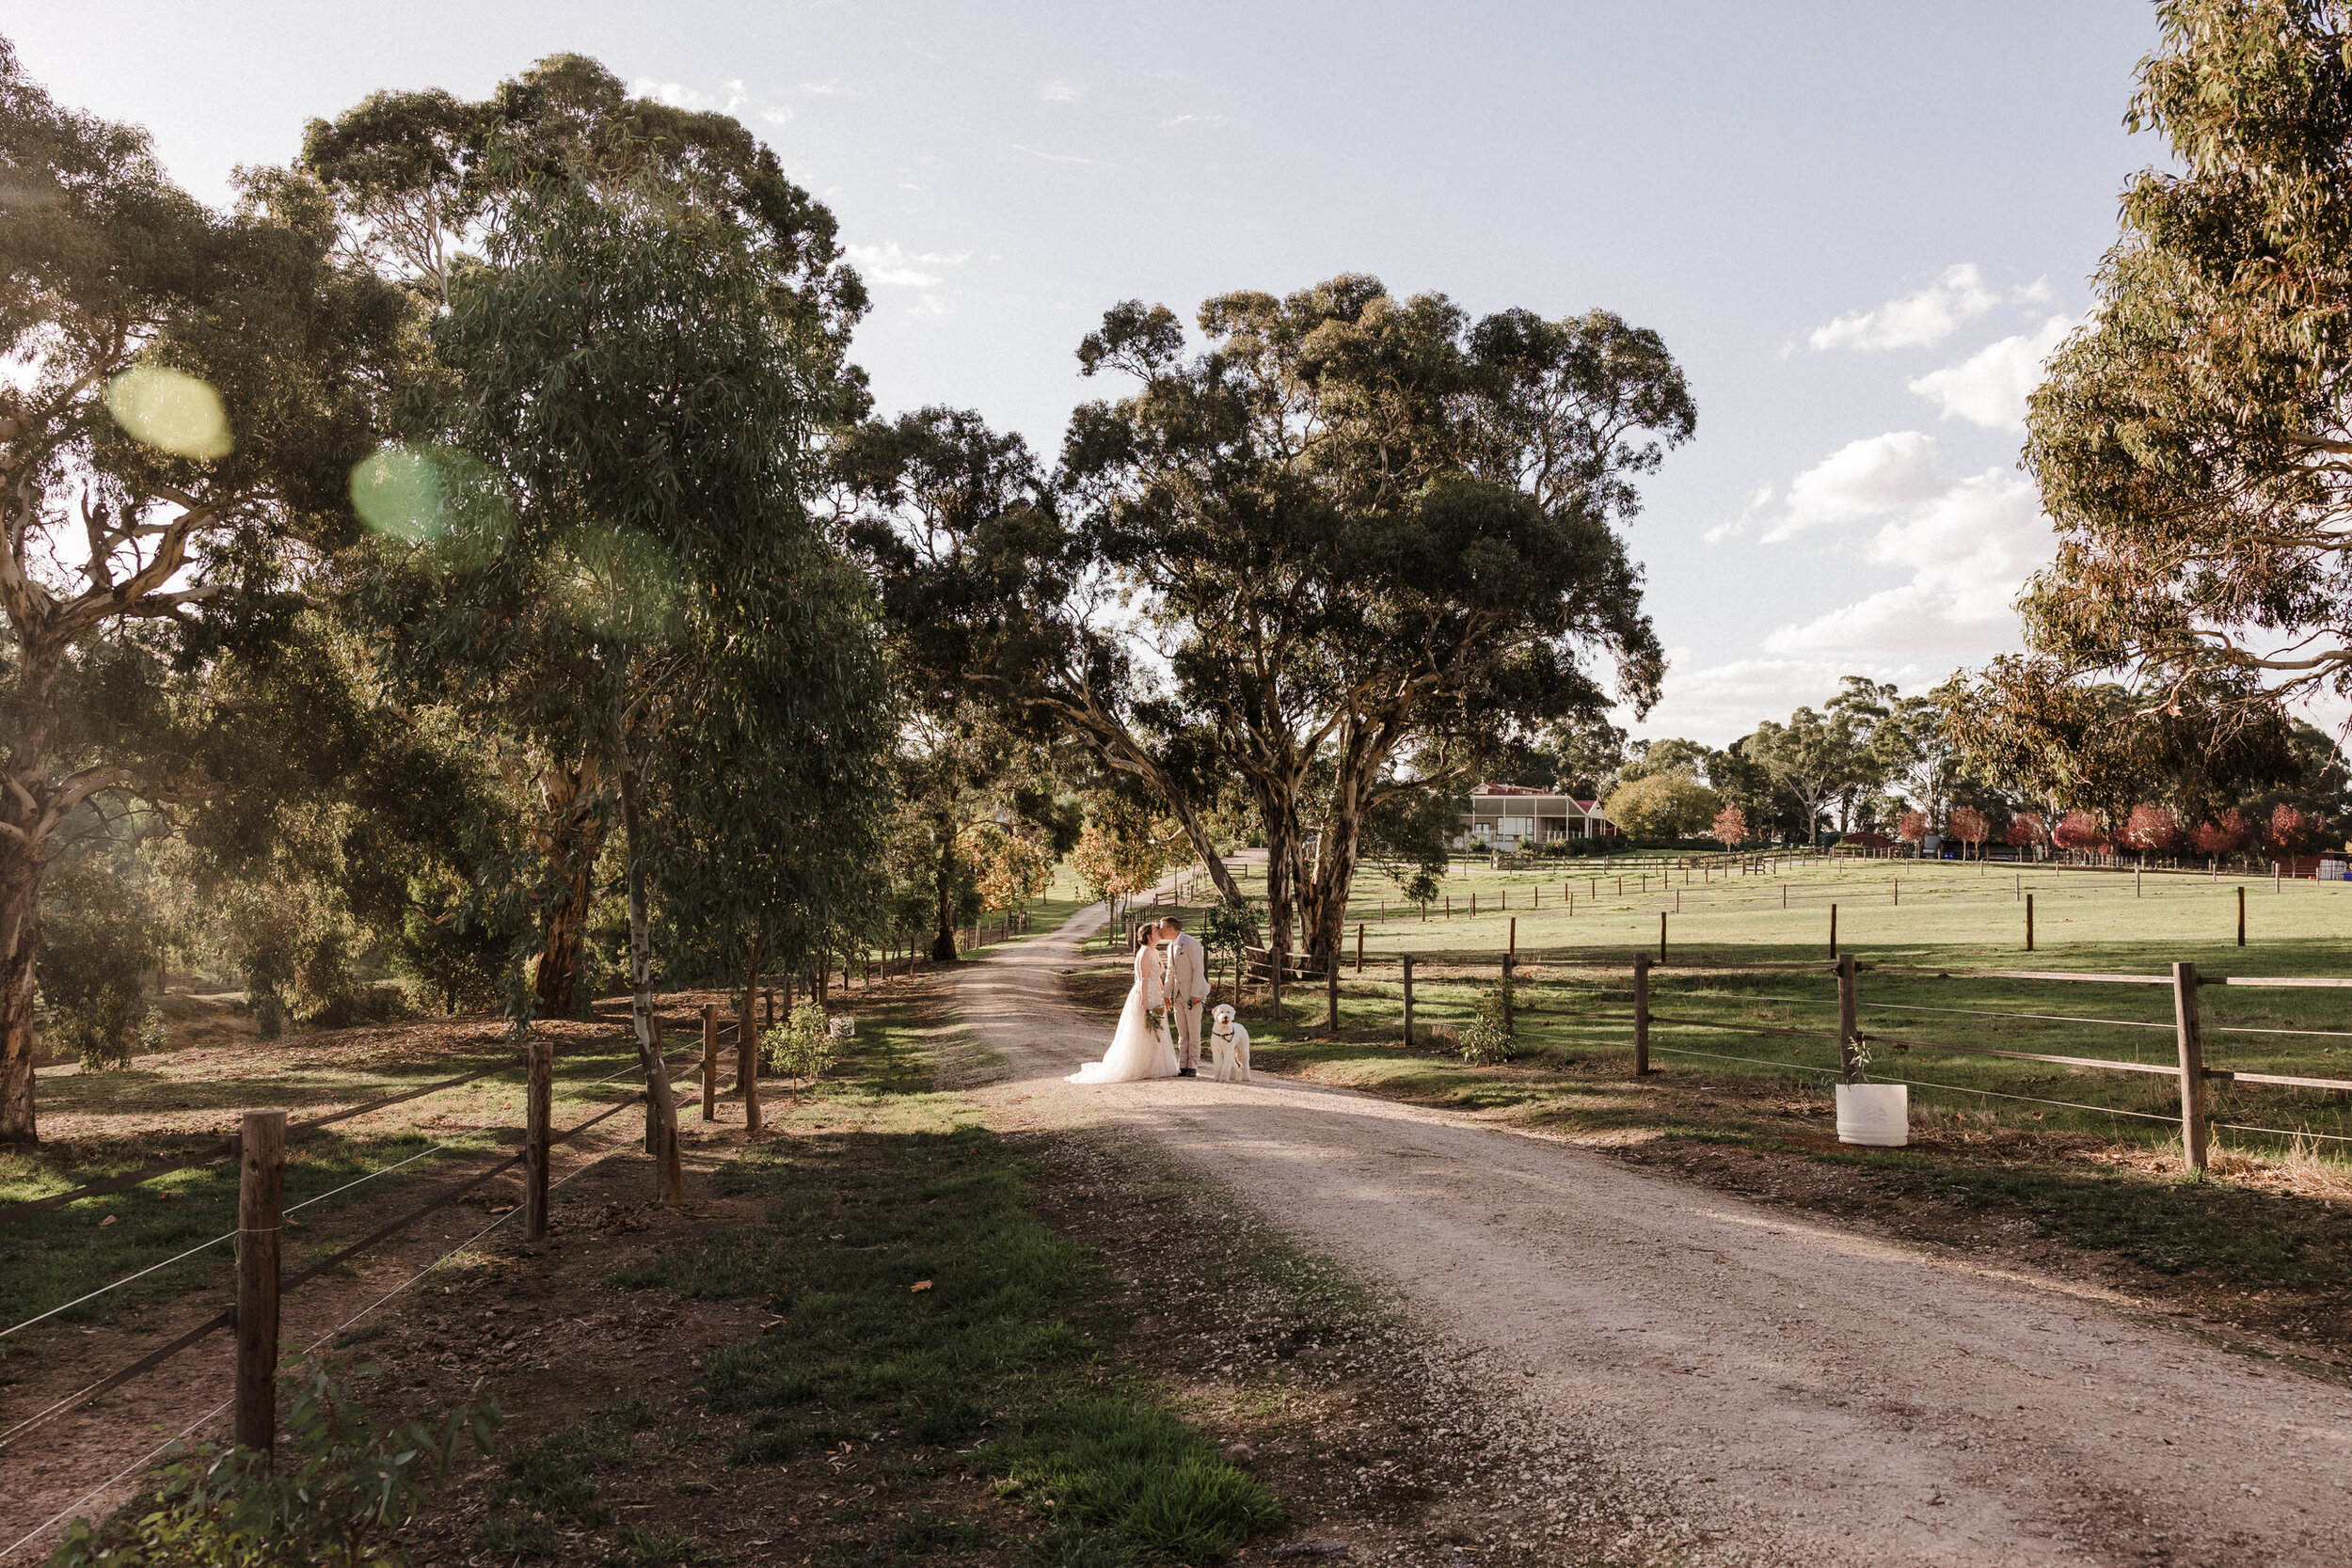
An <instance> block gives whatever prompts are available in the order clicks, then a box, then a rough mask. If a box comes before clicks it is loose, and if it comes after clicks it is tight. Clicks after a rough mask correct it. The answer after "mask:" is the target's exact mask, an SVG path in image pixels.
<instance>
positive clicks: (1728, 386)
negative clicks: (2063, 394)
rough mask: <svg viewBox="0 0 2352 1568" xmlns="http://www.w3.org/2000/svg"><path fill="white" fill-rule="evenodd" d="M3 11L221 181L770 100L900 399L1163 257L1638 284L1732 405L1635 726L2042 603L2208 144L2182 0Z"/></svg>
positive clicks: (1944, 638)
mask: <svg viewBox="0 0 2352 1568" xmlns="http://www.w3.org/2000/svg"><path fill="white" fill-rule="evenodd" d="M0 34H5V35H6V36H7V37H8V38H9V39H11V40H13V41H14V42H15V44H16V46H17V49H18V51H19V54H20V56H21V57H22V59H23V61H24V66H25V68H26V69H27V70H28V71H30V72H31V74H32V75H33V76H34V77H35V78H36V79H37V80H39V81H41V82H42V83H43V84H44V85H46V86H47V87H49V88H50V89H51V90H52V91H53V92H54V93H55V94H56V96H57V97H58V98H59V99H60V100H61V101H62V102H65V103H71V104H74V105H76V106H79V107H83V108H87V109H89V110H92V111H94V112H96V113H99V114H101V115H103V116H105V117H107V118H109V119H124V120H131V121H135V122H137V123H139V124H142V125H144V126H146V127H148V128H149V129H150V130H151V132H152V133H153V135H154V138H155V145H156V148H157V150H158V152H159V153H160V155H161V156H162V158H163V160H164V162H165V163H166V165H167V166H168V168H169V169H170V170H171V172H172V173H173V175H174V176H175V177H176V178H177V179H179V180H180V181H181V182H183V183H184V184H185V185H186V186H187V187H188V188H189V189H191V190H192V191H194V192H196V193H197V194H198V195H199V196H200V197H203V198H208V199H212V200H222V199H225V198H226V197H227V195H228V193H229V190H230V173H231V170H232V169H233V168H234V167H235V166H238V165H240V164H257V163H278V162H283V161H285V160H287V159H289V158H291V157H292V156H293V155H294V151H295V150H296V148H297V145H298V143H299V139H300V136H301V132H302V127H303V125H304V123H305V122H306V121H307V120H309V119H311V118H313V117H331V116H333V115H335V114H337V113H340V112H341V111H342V110H343V109H344V108H347V107H348V106H350V105H351V104H352V103H356V102H358V100H359V99H360V98H362V97H364V96H365V95H366V94H368V93H370V92H372V91H375V90H378V89H380V88H386V87H402V88H407V87H446V88H448V89H449V90H451V91H452V92H455V93H458V94H460V95H463V96H469V97H478V96H481V95H483V94H484V93H485V92H486V91H487V90H488V89H489V88H490V87H492V86H493V85H494V84H495V83H496V82H498V81H500V80H501V79H503V78H505V77H507V76H510V75H512V74H514V73H515V72H516V71H519V70H521V69H523V68H524V67H526V66H528V65H529V64H530V63H531V62H532V61H533V60H535V59H538V58H540V57H542V56H544V55H549V54H553V53H557V52H563V51H572V52H578V53H581V54H586V55H593V56H595V57H596V58H597V59H599V60H601V61H603V62H604V64H605V65H606V66H608V67H609V68H610V69H611V70H612V71H613V72H614V73H615V74H616V75H618V76H620V77H621V78H622V79H623V80H625V81H628V82H629V83H631V84H633V86H634V88H635V90H636V91H638V92H641V93H644V94H647V95H653V96H660V97H662V98H665V99H668V100H671V101H673V102H676V103H684V104H690V105H692V106H696V107H709V108H720V109H725V110H728V111H730V112H732V113H734V114H736V115H737V116H738V117H739V118H740V119H742V120H743V121H744V123H745V124H747V125H749V126H751V127H752V128H753V129H754V130H755V132H756V133H758V135H761V136H762V137H764V138H765V139H766V140H767V141H768V142H769V143H770V144H771V146H773V147H774V148H775V150H776V152H777V154H778V156H779V157H780V158H781V159H782V160H783V163H784V165H785V166H786V168H787V169H788V170H789V171H790V172H791V173H792V174H793V176H794V177H795V178H796V179H798V180H799V181H801V182H803V184H805V185H807V186H808V187H809V188H810V189H811V190H812V191H814V192H815V193H817V194H818V196H819V197H820V198H822V199H823V200H824V201H825V202H826V203H827V204H828V205H830V206H831V207H832V209H833V211H834V214H836V215H837V216H838V218H839V220H840V224H841V233H842V238H843V240H844V242H845V243H846V245H847V246H848V248H849V250H850V256H851V258H852V259H853V261H855V263H856V264H857V266H858V267H859V269H860V271H861V272H862V273H863V274H864V276H865V277H866V281H867V282H868V284H869V285H870V288H871V292H872V293H873V296H874V301H875V307H874V309H873V311H872V313H871V314H870V316H869V317H868V318H867V319H866V322H865V323H864V324H863V325H861V327H860V329H859V332H858V336H857V340H856V344H855V351H854V352H855V356H856V358H857V359H858V360H859V362H860V363H862V364H863V365H864V366H865V367H866V369H867V371H868V372H869V373H870V375H871V377H872V381H873V387H874V391H875V393H876V398H877V404H878V408H879V409H880V411H882V412H884V413H894V412H897V411H898V410H901V409H906V408H914V407H918V406H922V405H926V404H952V405H957V406H963V407H970V408H975V409H977V410H979V411H980V412H981V413H982V414H983V415H985V416H986V417H987V418H988V419H989V420H991V422H993V423H994V424H996V425H998V426H1000V427H1008V428H1011V429H1015V430H1018V431H1020V432H1021V433H1022V434H1023V435H1025V436H1026V437H1027V438H1028V440H1029V442H1030V444H1031V445H1032V446H1033V447H1035V448H1036V449H1037V450H1038V451H1040V452H1041V454H1043V455H1045V456H1047V457H1049V458H1050V457H1051V456H1052V455H1053V454H1054V453H1055V452H1056V451H1057V450H1058V448H1059V446H1060V439H1061V432H1062V430H1063V428H1064V425H1065V423H1066V421H1067V419H1068V416H1069V413H1070V410H1071V409H1072V408H1073V406H1074V405H1076V404H1079V403H1082V402H1085V401H1089V400H1090V399H1092V398H1096V397H1101V396H1104V395H1116V393H1117V391H1118V390H1119V388H1116V387H1106V386H1105V385H1104V384H1103V383H1100V382H1091V381H1088V380H1086V379H1084V378H1083V377H1081V376H1080V374H1079V371H1078V364H1077V360H1076V357H1075V350H1076V347H1077V344H1078V341H1079V340H1080V338H1082V337H1083V336H1084V335H1085V333H1086V332H1087V331H1088V330H1089V328H1091V327H1092V326H1093V325H1096V324H1097V323H1098V322H1099V321H1100V319H1101V316H1102V313H1103V311H1104V309H1107V308H1108V307H1110V306H1112V305H1114V304H1117V303H1118V302H1120V301H1121V300H1126V299H1134V298H1140V299H1143V300H1147V301H1152V302H1156V303H1164V304H1167V305H1168V306H1170V307H1172V308H1173V309H1176V310H1177V311H1178V313H1179V314H1180V315H1182V316H1184V318H1185V319H1187V320H1189V319H1191V316H1192V313H1193V311H1194V310H1195V309H1197V307H1198V305H1199V304H1200V301H1201V300H1203V299H1205V298H1208V297H1210V296H1211V295H1213V294H1216V293H1224V292H1226V291H1230V290H1233V289H1244V288H1247V289H1258V290H1264V291H1268V292H1272V293H1284V292H1288V291H1290V290H1293V289H1296V288H1301V287H1304V286H1306V285H1309V284H1311V283H1313V282H1316V281H1318V280H1320V279H1322V278H1325V277H1330V276H1332V275H1334V274H1337V273H1341V272H1362V273H1371V274H1373V275H1374V276H1375V277H1379V278H1381V279H1382V280H1383V281H1384V282H1386V283H1387V285H1388V286H1389V287H1390V289H1391V291H1394V292H1397V293H1419V292H1422V291H1434V292H1438V293H1444V294H1447V295H1449V296H1450V297H1452V298H1453V299H1454V301H1455V302H1456V303H1457V304H1459V305H1460V306H1462V307H1463V308H1464V309H1468V310H1470V312H1472V313H1473V314H1484V313H1486V312H1487V311H1491V310H1497V309H1506V308H1509V307H1514V306H1517V307H1523V308H1526V309H1532V310H1535V311H1537V312H1539V313H1541V314H1543V315H1546V316H1550V317H1558V316H1563V315H1567V314H1570V313H1574V312H1581V311H1583V310H1586V309H1593V308H1596V307H1598V308H1601V309H1609V310H1613V311H1615V312H1616V313H1618V314H1619V315H1621V316H1623V317H1625V318H1626V319H1627V320H1628V321H1629V322H1631V323H1633V324H1635V325H1641V326H1646V327H1650V328H1653V329H1655V330H1656V331H1658V332H1659V333H1660V334H1661V336H1662V337H1663V338H1664V340H1665V342H1666V345H1667V347H1668V349H1669V350H1670V351H1671V352H1672V353H1673V354H1674V355H1675V356H1676V358H1677V361H1678V362H1679V363H1680V364H1681V366H1682V367H1683V370H1684V372H1685V373H1686V375H1687V376H1688V378H1689V380H1690V384H1691V387H1692V394H1693V396H1694V398H1695V399H1696V402H1697V404H1698V409H1699V420H1698V430H1697V434H1696V436H1695V437H1694V439H1693V440H1692V442H1691V443H1690V444H1688V445H1687V446H1685V447H1683V448H1681V449H1680V450H1678V451H1674V452H1672V453H1670V454H1669V455H1668V456H1667V458H1666V460H1665V463H1664V465H1663V467H1661V470H1660V472H1659V473H1658V474H1657V475H1655V476H1654V477H1652V478H1651V479H1649V480H1648V481H1646V482H1645V484H1644V486H1643V489H1644V496H1645V505H1644V510H1643V513H1642V515H1640V516H1639V517H1638V518H1636V519H1635V520H1634V521H1633V522H1632V524H1631V525H1630V531H1629V538H1630V543H1631V546H1632V548H1633V551H1634V553H1635V555H1636V556H1637V557H1638V558H1639V559H1640V560H1641V561H1642V562H1644V563H1645V568H1646V573H1647V604H1648V609H1649V610H1650V613H1651V615H1652V617H1653V619H1654V620H1655V622H1656V624H1657V626H1658V630H1659V634H1660V636H1661V640H1662V641H1664V642H1665V644H1666V646H1667V648H1668V650H1669V655H1670V660H1671V662H1670V665H1669V669H1668V673H1667V676H1666V683H1665V694H1664V698H1663V700H1662V701H1661V703H1660V705H1658V707H1657V708H1656V709H1655V710H1654V711H1653V712H1652V713H1651V714H1650V715H1649V716H1648V717H1647V719H1646V720H1644V721H1638V722H1630V726H1629V727H1630V728H1631V729H1632V730H1633V732H1634V733H1635V734H1637V735H1646V736H1661V735H1683V736H1691V737H1692V738H1694V739H1699V740H1703V741H1707V742H1708V743H1711V744H1718V745H1720V744H1723V743H1724V742H1726V741H1729V740H1730V739H1732V738H1734V737H1736V736H1740V735H1742V734H1745V733H1746V732H1747V731H1748V730H1750V729H1752V728H1753V727H1754V726H1755V724H1756V721H1759V720H1761V719H1767V718H1785V717H1786V716H1787V715H1788V713H1789V711H1790V710H1792V709H1793V708H1794V707H1796V706H1797V705H1800V704H1805V703H1814V704H1818V703H1820V701H1821V700H1822V699H1823V698H1824V697H1826V696H1828V695H1829V694H1831V693H1832V692H1834V691H1835V690H1836V687H1837V681H1838V677H1840V676H1841V675H1845V674H1850V673H1851V674H1868V675H1870V676H1872V677H1874V678H1876V679H1880V680H1889V681H1894V682H1897V683H1898V684H1899V685H1901V686H1902V687H1903V689H1906V690H1915V689H1923V688H1925V687H1927V686H1929V685H1932V684H1933V683H1934V682H1936V681H1937V680H1939V679H1941V678H1942V677H1943V676H1944V675H1946V674H1947V673H1950V672H1951V671H1952V670H1953V669H1954V668H1956V667H1960V666H1963V665H1970V664H1977V663H1981V662H1982V661H1983V660H1984V659H1986V658H1987V657H1991V656H1993V655H1994V654H1997V653H2000V652H2003V651H2007V650H2009V649H2011V648H2013V647H2015V646H2016V645H2017V626H2016V618H2015V616H2014V614H2013V613H2012V612H2011V610H2010V602H2011V600H2012V598H2013V597H2014V595H2015V594H2016V591H2017V589H2018V587H2019V585H2020V584H2021V583H2022V582H2023V581H2024V580H2025V578H2026V576H2027V575H2028V574H2029V573H2030V572H2032V571H2033V570H2034V569H2035V568H2036V567H2037V566H2038V565H2040V564H2041V563H2042V562H2044V561H2046V560H2047V559H2048V556H2049V553H2050V550H2051V535H2050V531H2049V527H2048V524H2047V522H2046V520H2045V519H2043V518H2042V515H2041V512H2040V508H2039V504H2038V501H2037V499H2036V496H2035V492H2034V490H2033V487H2032V484H2031V482H2030V480H2029V479H2028V478H2027V476H2026V475H2025V474H2024V473H2022V472H2021V471H2020V470H2019V469H2018V467H2017V453H2018V446H2019V441H2020V439H2021V436H2022V431H2023V425H2022V409H2023V398H2024V393H2025V391H2026V388H2030V386H2031V385H2032V384H2033V381H2034V380H2035V378H2036V375H2037V367H2038V366H2039V364H2040V362H2041V359H2042V356H2044V355H2046V354H2047V353H2048V351H2049V349H2050V348H2051V346H2052V345H2053V344H2054V343H2055V342H2056V341H2058V338H2059V336H2061V335H2062V334H2063V333H2064V332H2065V331H2066V330H2067V329H2068V328H2069V327H2070V326H2071V325H2073V324H2074V323H2075V322H2077V321H2079V320H2080V319H2081V317H2082V315H2083V313H2084V312H2085V311H2086V310H2087V309H2088V308H2089V306H2090V278H2091V276H2092V274H2093V273H2094V272H2095V270H2096V268H2097V266H2098V264H2099V260H2100V258H2101V256H2102V255H2103V254H2104V252H2105V251H2106V248H2107V247H2108V246H2109V245H2111V244H2113V242H2114V239H2115V236H2116V208H2117V196H2118V193H2119V192H2120V191H2121V190H2122V185H2123V183H2124V182H2125V180H2126V179H2127V178H2128V177H2129V176H2130V175H2131V174H2132V173H2133V172H2135V171H2136V170H2137V169H2139V168H2141V167H2144V166H2148V165H2150V164H2154V163H2161V162H2162V161H2164V148H2163V146H2162V145H2161V143H2159V142H2157V141H2156V140H2155V139H2154V138H2153V137H2151V136H2148V135H2140V136H2131V135H2127V134H2126V133H2125V131H2124V129H2123V125H2122V118H2123V113H2124V110H2125V107H2126V105H2127V103H2128V101H2129V97H2130V93H2131V88H2132V81H2133V73H2134V70H2135V68H2136V66H2137V62H2138V61H2139V60H2140V59H2141V58H2142V57H2143V56H2144V55H2146V54H2147V53H2148V52H2149V50H2150V49H2151V48H2152V47H2153V45H2154V43H2155V41H2156V24H2155V18H2154V15H2153V9H2152V8H2151V7H2150V6H2149V5H2148V4H2146V3H2145V0H2066V3H2064V4H2057V5H2053V4H2050V3H2048V0H2040V3H2036V4H2008V3H2003V0H1973V3H1972V4H1970V5H1967V6H1959V7H1955V6H1930V5H1925V4H1892V3H1888V0H1875V3H1870V4H1851V5H1838V4H1826V3H1820V0H1811V3H1808V4H1805V5H1803V6H1759V5H1756V4H1753V3H1722V4H1702V3H1697V0H1688V3H1668V0H1660V3H1652V4H1639V5H1636V4H1631V3H1619V4H1612V5H1599V4H1583V3H1577V0H1553V3H1550V4H1540V5H1536V4H1531V5H1502V4H1496V5H1478V6H1471V5H1454V6H1430V5H1421V6H1408V5H1397V4H1375V3H1361V4H1352V5H1345V6H1341V5H1315V4H1277V3H1268V0H1258V3H1255V4H1231V5H1226V4H1172V3H1171V4H1161V5H1157V6H1150V7H1145V6H1132V5H1127V6H1119V5H1079V4H1051V3H1032V4H1024V5H1020V6H1011V5H1001V4H1000V5H993V6H990V5H974V4H970V3H969V0H965V3H961V4H956V3H948V0H937V3H890V0H860V3H857V4H835V3H799V0H796V3H782V4H751V3H735V4H718V3H711V4H701V5H695V4H676V3H673V4H666V5H662V6H659V7H654V6H645V5H643V4H628V5H617V4H596V3H584V4H583V3H574V4H566V5H563V6H554V5H536V6H532V5H519V4H506V3H501V0H468V3H466V4H462V5H453V4H446V3H441V0H409V3H405V4H403V5H400V6H396V7H393V6H366V7H362V6H358V5H352V4H335V3H326V4H322V3H319V0H310V3H307V4H301V5H279V4H263V3H252V0H246V3H241V4H237V5H232V6H214V7H190V6H186V5H184V4H170V5H162V4H147V3H138V0H116V3H111V4H108V5H105V6H97V5H58V4H56V3H55V0H41V3H39V4H27V3H24V0H0ZM1621 717H1623V718H1625V719H1627V720H1629V721H1630V720H1631V716H1630V715H1629V714H1628V715H1622V716H1621Z"/></svg>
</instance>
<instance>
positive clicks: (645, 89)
mask: <svg viewBox="0 0 2352 1568" xmlns="http://www.w3.org/2000/svg"><path fill="white" fill-rule="evenodd" d="M628 90H629V91H630V92H631V93H632V94H634V95H635V96H637V97H639V98H651V99H656V100H658V101H660V102H661V103H667V104H669V105H670V107H672V108H674V109H691V110H693V111H694V112H695V113H697V114H701V113H707V112H708V111H710V110H713V109H716V110H718V111H719V112H720V113H721V114H729V115H731V114H733V113H735V112H736V111H737V110H738V109H740V108H742V107H743V106H744V105H746V104H747V103H750V102H751V100H750V99H749V98H746V97H745V96H744V95H743V83H742V80H741V78H737V79H736V80H735V81H732V82H723V83H721V84H720V91H719V93H708V92H703V91H701V90H699V89H698V88H694V87H688V86H687V85H686V84H685V83H683V82H657V81H655V80H654V79H653V78H652V77H650V76H640V77H638V78H637V79H636V80H635V81H633V82H631V83H630V84H629V85H628ZM722 93H723V94H724V96H723V97H722V96H721V94H722Z"/></svg>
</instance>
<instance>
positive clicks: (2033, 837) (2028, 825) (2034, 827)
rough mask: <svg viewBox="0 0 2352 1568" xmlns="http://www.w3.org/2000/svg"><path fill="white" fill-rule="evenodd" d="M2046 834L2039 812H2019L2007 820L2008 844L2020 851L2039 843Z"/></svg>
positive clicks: (2046, 826) (2045, 827) (2046, 828)
mask: <svg viewBox="0 0 2352 1568" xmlns="http://www.w3.org/2000/svg"><path fill="white" fill-rule="evenodd" d="M2047 832H2049V828H2048V824H2046V823H2044V822H2043V821H2042V814H2041V813H2040V812H2035V811H2021V812H2019V813H2018V814H2017V815H2016V816H2012V817H2010V819H2009V835H2008V837H2009V842H2010V844H2011V845H2013V846H2015V847H2017V848H2020V849H2023V848H2026V847H2028V846H2030V845H2035V844H2039V843H2041V842H2042V838H2043V837H2044V835H2046V834H2047Z"/></svg>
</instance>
